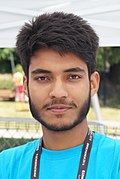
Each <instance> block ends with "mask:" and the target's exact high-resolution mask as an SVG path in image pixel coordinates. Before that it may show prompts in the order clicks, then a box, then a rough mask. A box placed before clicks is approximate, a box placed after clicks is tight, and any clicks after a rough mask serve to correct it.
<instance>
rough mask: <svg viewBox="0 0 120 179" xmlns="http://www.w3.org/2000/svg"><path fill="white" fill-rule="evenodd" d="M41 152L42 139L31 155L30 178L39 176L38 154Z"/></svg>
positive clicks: (36, 178) (34, 178)
mask: <svg viewBox="0 0 120 179" xmlns="http://www.w3.org/2000/svg"><path fill="white" fill-rule="evenodd" d="M41 152H42V139H41V141H40V143H39V145H38V147H37V149H36V151H35V153H34V155H33V160H32V170H31V179H38V178H39V168H40V156H41Z"/></svg>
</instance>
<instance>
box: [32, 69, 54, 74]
mask: <svg viewBox="0 0 120 179" xmlns="http://www.w3.org/2000/svg"><path fill="white" fill-rule="evenodd" d="M31 73H32V74H39V73H51V71H49V70H44V69H40V68H39V69H36V70H33V71H32V72H31Z"/></svg>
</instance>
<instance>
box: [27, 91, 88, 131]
mask: <svg viewBox="0 0 120 179" xmlns="http://www.w3.org/2000/svg"><path fill="white" fill-rule="evenodd" d="M90 102H91V96H90V91H89V95H88V98H87V99H86V100H85V102H84V104H83V105H82V107H81V108H80V109H79V112H78V116H77V118H76V119H75V120H74V121H73V123H72V124H64V125H62V126H56V125H54V124H49V123H48V122H46V121H45V120H44V119H43V118H42V117H41V115H40V113H39V110H38V109H37V108H36V107H35V105H34V104H33V102H32V100H31V97H30V94H29V106H30V111H31V114H32V116H33V118H35V119H36V120H37V121H38V122H40V123H41V125H43V126H44V127H45V128H47V129H48V130H51V131H56V132H60V131H67V130H70V129H72V128H74V127H76V126H77V125H78V124H80V123H81V122H82V121H83V120H84V119H85V118H86V116H87V114H88V111H89V108H90ZM52 104H68V103H66V102H65V101H64V100H60V99H59V103H58V100H57V99H55V100H54V101H52V102H50V103H48V104H46V105H44V107H43V108H45V107H47V106H49V105H52ZM69 104H70V105H71V106H72V105H73V106H74V107H77V106H76V104H75V103H73V102H71V103H69ZM57 118H62V115H58V116H57Z"/></svg>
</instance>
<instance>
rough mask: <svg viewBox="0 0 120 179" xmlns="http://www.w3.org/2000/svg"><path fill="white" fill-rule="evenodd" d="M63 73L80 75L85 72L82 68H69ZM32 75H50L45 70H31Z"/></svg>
mask: <svg viewBox="0 0 120 179" xmlns="http://www.w3.org/2000/svg"><path fill="white" fill-rule="evenodd" d="M63 72H65V73H66V72H82V73H85V70H84V69H83V68H80V67H74V68H69V69H66V70H64V71H63ZM31 73H32V74H40V73H52V72H51V71H49V70H45V69H40V68H38V69H36V70H33V71H32V72H31Z"/></svg>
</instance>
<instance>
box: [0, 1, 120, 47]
mask: <svg viewBox="0 0 120 179" xmlns="http://www.w3.org/2000/svg"><path fill="white" fill-rule="evenodd" d="M54 11H64V12H70V13H74V14H77V15H80V16H81V17H83V18H84V19H86V20H87V21H88V22H89V23H90V24H91V26H92V27H93V28H94V29H95V31H96V32H97V34H98V36H99V37H100V46H120V0H84V1H82V0H57V1H56V0H44V1H42V0H34V1H33V0H20V1H18V0H0V48H2V47H15V41H16V35H17V33H18V31H19V29H20V28H21V26H22V25H23V24H24V22H26V21H28V20H30V19H32V17H33V16H36V15H39V14H42V13H45V12H54Z"/></svg>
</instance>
